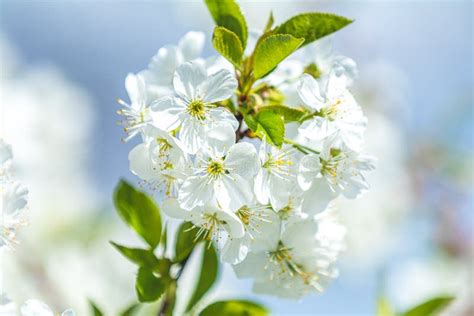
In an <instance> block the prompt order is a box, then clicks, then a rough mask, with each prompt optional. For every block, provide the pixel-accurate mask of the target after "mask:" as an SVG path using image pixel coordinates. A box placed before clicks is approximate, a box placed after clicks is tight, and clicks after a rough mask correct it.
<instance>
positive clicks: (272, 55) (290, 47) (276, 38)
mask: <svg viewBox="0 0 474 316" xmlns="http://www.w3.org/2000/svg"><path fill="white" fill-rule="evenodd" d="M303 42H304V39H302V38H296V37H294V36H292V35H288V34H277V35H270V36H267V37H265V38H264V39H263V40H262V41H260V42H259V43H258V46H257V47H256V48H255V53H254V59H253V75H254V77H255V79H258V78H262V77H264V76H266V75H268V74H269V73H270V72H271V71H272V70H273V69H275V68H276V66H278V64H279V63H280V62H281V61H283V60H284V59H285V58H286V57H288V56H290V55H291V53H293V52H294V51H295V50H297V49H298V47H300V46H301V44H303Z"/></svg>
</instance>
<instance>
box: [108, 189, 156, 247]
mask: <svg viewBox="0 0 474 316" xmlns="http://www.w3.org/2000/svg"><path fill="white" fill-rule="evenodd" d="M114 202H115V207H116V209H117V212H118V213H119V215H120V217H121V218H122V219H123V220H124V222H125V223H127V224H128V225H129V226H130V227H131V228H132V229H133V230H135V232H136V233H137V234H138V235H140V236H141V237H142V238H143V239H144V240H145V241H146V242H147V243H148V245H150V247H151V248H152V249H154V248H156V246H157V245H158V243H159V242H160V237H161V216H160V212H159V209H158V207H157V206H156V204H155V203H154V202H153V200H152V199H151V198H150V197H149V196H148V195H146V194H145V193H143V192H141V191H139V190H137V189H135V188H134V187H133V186H131V185H130V184H129V183H127V182H126V181H125V180H121V181H120V183H119V184H118V185H117V187H116V189H115V193H114Z"/></svg>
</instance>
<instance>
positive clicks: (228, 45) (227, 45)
mask: <svg viewBox="0 0 474 316" xmlns="http://www.w3.org/2000/svg"><path fill="white" fill-rule="evenodd" d="M212 45H213V46H214V48H215V49H216V50H217V51H218V52H219V54H221V55H222V56H224V57H225V59H227V60H228V61H230V62H231V63H232V64H233V65H234V66H235V68H237V69H239V68H240V66H241V64H242V55H243V54H244V49H243V48H242V43H241V42H240V40H239V38H238V37H237V35H235V33H234V32H232V31H229V30H228V29H226V28H224V27H222V26H217V27H216V28H215V29H214V34H213V35H212Z"/></svg>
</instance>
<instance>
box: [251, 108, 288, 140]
mask: <svg viewBox="0 0 474 316" xmlns="http://www.w3.org/2000/svg"><path fill="white" fill-rule="evenodd" d="M255 120H256V122H257V128H256V129H255V132H256V133H257V134H258V135H259V136H260V137H262V138H263V137H265V138H266V140H267V142H269V143H270V144H273V145H275V146H277V147H280V146H281V144H283V138H284V136H285V122H284V121H283V117H282V116H281V115H279V114H276V113H273V112H271V111H262V112H259V113H258V114H257V116H256V117H255Z"/></svg>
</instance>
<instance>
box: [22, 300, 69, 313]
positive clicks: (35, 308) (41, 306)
mask: <svg viewBox="0 0 474 316" xmlns="http://www.w3.org/2000/svg"><path fill="white" fill-rule="evenodd" d="M21 315H22V316H54V313H53V311H52V310H51V309H50V308H49V306H48V305H46V304H45V303H43V302H41V301H39V300H35V299H32V300H28V301H26V302H25V303H23V305H22V306H21ZM74 315H75V313H74V311H73V310H72V309H67V310H65V311H64V312H62V313H61V316H74Z"/></svg>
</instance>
